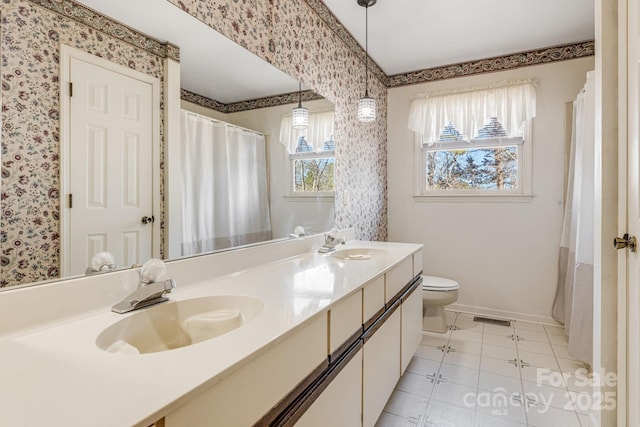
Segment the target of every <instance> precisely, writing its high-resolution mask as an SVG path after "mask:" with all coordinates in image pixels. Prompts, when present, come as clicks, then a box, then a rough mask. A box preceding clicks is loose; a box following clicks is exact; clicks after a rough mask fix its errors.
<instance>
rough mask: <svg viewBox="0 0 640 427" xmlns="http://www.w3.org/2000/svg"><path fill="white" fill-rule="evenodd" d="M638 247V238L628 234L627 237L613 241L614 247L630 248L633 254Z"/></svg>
mask: <svg viewBox="0 0 640 427" xmlns="http://www.w3.org/2000/svg"><path fill="white" fill-rule="evenodd" d="M636 245H637V243H636V237H635V236H629V234H628V233H625V235H624V236H622V237H616V238H615V239H613V247H614V248H616V249H624V248H629V250H630V251H631V252H635V251H636Z"/></svg>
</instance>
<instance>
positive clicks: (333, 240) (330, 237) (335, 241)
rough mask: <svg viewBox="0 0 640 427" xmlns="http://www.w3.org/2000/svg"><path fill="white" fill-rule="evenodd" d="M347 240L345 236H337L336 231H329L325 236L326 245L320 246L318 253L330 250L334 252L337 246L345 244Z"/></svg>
mask: <svg viewBox="0 0 640 427" xmlns="http://www.w3.org/2000/svg"><path fill="white" fill-rule="evenodd" d="M345 242H346V241H345V240H344V238H342V237H335V235H334V233H329V234H327V235H325V236H324V245H322V246H320V249H318V253H320V254H326V253H328V252H333V251H335V250H336V246H338V245H344V244H345Z"/></svg>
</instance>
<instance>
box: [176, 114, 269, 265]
mask: <svg viewBox="0 0 640 427" xmlns="http://www.w3.org/2000/svg"><path fill="white" fill-rule="evenodd" d="M181 151H182V152H181V162H182V165H181V166H182V167H181V169H182V195H183V199H182V201H183V203H182V218H183V222H182V224H183V226H182V244H181V249H182V255H191V254H196V253H201V252H207V251H212V250H215V249H223V248H228V247H232V246H238V245H244V244H249V243H254V242H259V241H263V240H269V239H271V219H270V215H269V200H268V195H267V166H266V165H267V162H266V154H265V139H264V136H263V135H260V134H257V133H255V132H252V131H248V130H246V129H241V128H238V127H236V126H233V125H229V124H227V123H223V122H219V121H216V120H213V119H209V118H208V117H204V116H200V115H198V114H194V113H191V112H187V111H182V150H181Z"/></svg>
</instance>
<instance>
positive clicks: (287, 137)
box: [280, 111, 335, 153]
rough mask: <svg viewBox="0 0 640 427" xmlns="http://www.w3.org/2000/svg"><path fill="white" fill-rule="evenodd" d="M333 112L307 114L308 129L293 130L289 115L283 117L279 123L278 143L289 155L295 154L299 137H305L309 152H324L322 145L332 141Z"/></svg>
mask: <svg viewBox="0 0 640 427" xmlns="http://www.w3.org/2000/svg"><path fill="white" fill-rule="evenodd" d="M334 121H335V119H334V113H333V111H325V112H318V113H309V127H308V128H307V129H294V128H293V126H292V122H291V115H290V114H288V115H285V116H283V117H282V121H281V122H280V142H281V143H282V144H283V145H284V146H285V147H287V151H288V152H289V153H295V152H296V147H297V146H298V141H299V139H300V137H301V136H304V137H305V140H306V141H307V144H308V145H309V146H310V147H311V151H324V143H325V142H326V141H331V140H333V126H334Z"/></svg>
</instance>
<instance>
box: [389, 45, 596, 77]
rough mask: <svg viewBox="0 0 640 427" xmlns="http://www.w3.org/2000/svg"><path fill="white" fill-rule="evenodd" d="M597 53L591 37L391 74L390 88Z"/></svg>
mask: <svg viewBox="0 0 640 427" xmlns="http://www.w3.org/2000/svg"><path fill="white" fill-rule="evenodd" d="M593 55H595V41H593V40H589V41H584V42H579V43H570V44H564V45H559V46H552V47H547V48H542V49H535V50H529V51H525V52H519V53H513V54H509V55H504V56H496V57H493V58H487V59H481V60H477V61H469V62H462V63H459V64H452V65H445V66H442V67H434V68H428V69H425V70H418V71H413V72H410V73H402V74H395V75H392V76H390V77H389V83H388V85H387V87H390V88H391V87H397V86H405V85H412V84H416V83H424V82H432V81H436V80H445V79H453V78H456V77H464V76H471V75H474V74H481V73H492V72H495V71H505V70H512V69H514V68H521V67H528V66H531V65H539V64H547V63H550V62H558V61H566V60H568V59H577V58H584V57H588V56H593Z"/></svg>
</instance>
